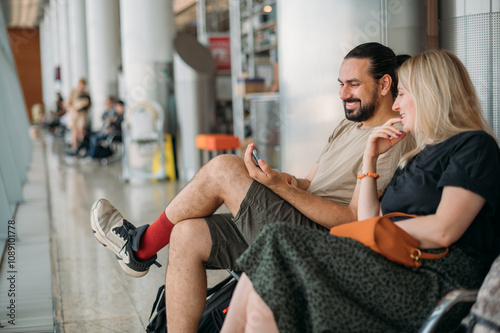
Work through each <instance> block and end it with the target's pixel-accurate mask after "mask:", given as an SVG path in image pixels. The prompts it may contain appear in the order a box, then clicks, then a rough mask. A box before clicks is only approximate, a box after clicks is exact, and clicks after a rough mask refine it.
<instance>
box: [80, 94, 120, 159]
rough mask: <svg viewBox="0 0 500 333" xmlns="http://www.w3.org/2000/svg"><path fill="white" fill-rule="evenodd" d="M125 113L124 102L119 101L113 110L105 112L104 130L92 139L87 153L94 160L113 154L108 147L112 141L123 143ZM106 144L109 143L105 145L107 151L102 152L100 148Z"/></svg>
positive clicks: (95, 134)
mask: <svg viewBox="0 0 500 333" xmlns="http://www.w3.org/2000/svg"><path fill="white" fill-rule="evenodd" d="M109 101H110V98H108V102H109ZM111 101H112V100H111ZM124 111H125V107H124V103H123V101H121V100H117V101H115V102H114V104H113V108H112V109H108V110H107V111H106V112H104V114H103V125H102V129H101V130H100V131H99V132H97V133H94V134H93V135H92V136H91V137H90V146H89V149H88V152H87V155H88V156H90V157H92V158H102V157H107V156H110V155H111V154H112V152H111V150H110V149H109V147H108V145H109V143H110V141H118V142H121V141H122V121H123V113H124ZM104 142H106V143H107V144H105V145H104V146H105V148H106V149H105V150H104V151H101V150H100V148H99V147H103V143H104ZM106 155H107V156H106Z"/></svg>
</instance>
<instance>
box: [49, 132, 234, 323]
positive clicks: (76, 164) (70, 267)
mask: <svg viewBox="0 0 500 333" xmlns="http://www.w3.org/2000/svg"><path fill="white" fill-rule="evenodd" d="M46 152H47V169H48V185H49V191H50V198H51V200H50V202H51V212H52V225H53V228H54V231H55V242H54V245H55V246H56V250H57V251H56V259H57V265H56V266H57V274H58V284H59V290H58V295H59V296H60V303H59V305H60V309H59V310H60V311H58V313H59V317H60V319H61V320H62V322H63V327H64V331H65V332H143V331H144V330H145V326H147V323H148V317H149V314H150V311H151V307H152V304H153V301H154V299H155V297H156V292H157V289H158V287H159V286H160V285H162V284H164V279H165V268H166V264H167V254H168V252H167V251H168V247H167V248H165V249H163V250H162V251H160V253H159V258H158V261H159V262H160V263H161V264H162V265H163V266H162V267H161V268H157V267H156V266H152V267H151V270H150V272H149V273H148V274H147V275H146V276H144V277H142V278H139V279H135V278H132V277H129V276H128V275H126V274H125V273H124V272H123V271H122V270H121V268H120V267H119V265H118V263H117V261H116V259H115V258H114V256H113V255H112V253H111V252H109V251H107V250H106V249H104V248H103V247H102V246H101V245H100V244H99V243H98V242H97V241H96V240H95V239H94V236H93V235H92V232H91V229H90V225H89V216H90V214H89V212H90V207H91V206H92V203H93V202H94V201H95V200H97V199H99V198H103V197H104V198H107V199H108V200H110V202H111V203H112V204H113V205H115V206H116V207H117V208H118V209H119V210H120V211H121V213H122V214H123V215H124V217H125V218H126V219H128V220H129V221H131V222H132V223H134V224H135V225H136V226H138V225H142V224H145V223H152V222H153V221H154V220H156V218H157V217H158V216H159V215H160V213H161V212H162V211H163V210H164V209H165V207H166V205H167V204H168V203H169V202H170V201H171V200H172V198H173V197H174V196H175V195H176V194H177V192H178V191H179V190H180V189H181V187H182V186H183V184H181V183H180V182H178V181H154V180H153V181H151V180H147V181H142V182H140V183H137V182H129V183H127V182H124V181H123V179H122V176H121V175H122V172H121V161H116V162H114V163H111V164H109V165H106V166H103V165H101V164H100V163H98V162H96V161H92V160H91V161H86V160H80V159H74V158H67V157H66V156H65V155H64V152H62V150H61V145H60V144H59V143H58V142H57V141H53V142H47V145H46ZM208 274H209V284H210V285H211V284H214V283H216V282H217V281H219V280H221V279H222V278H223V277H225V276H226V275H227V272H225V271H210V272H209V273H208Z"/></svg>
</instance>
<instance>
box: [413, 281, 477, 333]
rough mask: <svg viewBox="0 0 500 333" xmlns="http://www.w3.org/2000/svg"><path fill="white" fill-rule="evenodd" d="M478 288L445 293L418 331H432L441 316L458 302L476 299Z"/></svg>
mask: <svg viewBox="0 0 500 333" xmlns="http://www.w3.org/2000/svg"><path fill="white" fill-rule="evenodd" d="M477 293H478V290H477V289H474V290H468V289H457V290H453V291H450V292H449V293H448V294H446V295H445V296H444V297H443V298H442V299H441V300H440V301H439V303H438V304H437V306H436V307H435V308H434V310H433V311H432V313H431V315H430V316H429V317H428V318H427V321H426V322H425V323H424V325H422V327H421V328H420V333H433V332H435V330H436V328H437V325H438V323H439V321H440V320H441V318H442V317H443V316H444V315H445V314H446V313H447V312H448V311H449V310H450V309H451V308H452V307H453V306H454V305H455V304H458V303H464V302H465V303H473V302H475V301H476V297H477Z"/></svg>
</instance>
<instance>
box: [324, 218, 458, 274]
mask: <svg viewBox="0 0 500 333" xmlns="http://www.w3.org/2000/svg"><path fill="white" fill-rule="evenodd" d="M395 216H408V217H416V215H408V214H404V213H390V214H386V215H384V216H376V217H372V218H369V219H366V220H362V221H356V222H350V223H345V224H341V225H339V226H335V227H333V228H332V229H330V234H332V235H335V236H339V237H348V238H352V239H355V240H357V241H358V242H361V243H363V244H364V245H366V246H368V247H369V248H370V249H372V250H373V251H375V252H377V253H379V254H381V255H383V256H384V257H386V258H387V259H389V260H391V261H394V262H396V263H398V264H401V265H404V266H407V267H420V266H422V261H421V259H439V258H442V257H444V256H445V255H446V254H447V253H448V250H449V249H448V248H446V251H445V252H443V253H436V254H433V253H425V252H422V251H420V249H419V246H420V242H419V241H418V240H416V239H415V238H413V237H412V236H411V235H410V234H408V233H407V232H406V231H404V230H403V229H401V228H400V227H399V226H398V225H396V224H395V223H394V222H392V221H391V219H390V218H391V217H395Z"/></svg>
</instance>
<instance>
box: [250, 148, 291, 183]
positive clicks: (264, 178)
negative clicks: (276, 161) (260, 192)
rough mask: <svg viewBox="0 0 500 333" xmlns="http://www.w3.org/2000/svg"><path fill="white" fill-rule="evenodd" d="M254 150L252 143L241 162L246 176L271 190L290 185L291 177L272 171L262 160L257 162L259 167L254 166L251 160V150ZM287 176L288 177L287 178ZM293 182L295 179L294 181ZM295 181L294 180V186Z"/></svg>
mask: <svg viewBox="0 0 500 333" xmlns="http://www.w3.org/2000/svg"><path fill="white" fill-rule="evenodd" d="M254 148H255V145H254V144H253V143H251V144H249V145H248V147H247V149H246V151H245V156H244V158H243V160H244V161H245V166H246V167H247V170H248V174H249V175H250V177H252V178H253V179H255V180H256V181H258V182H259V183H261V184H262V185H264V186H266V187H268V188H270V189H272V188H273V187H274V188H275V187H278V186H280V185H281V186H282V185H292V184H293V180H291V179H290V178H293V177H292V176H290V175H288V174H286V173H280V172H278V171H277V170H274V169H273V168H271V167H270V166H269V164H267V163H266V162H265V161H264V160H262V159H260V160H259V161H258V163H259V166H256V165H255V163H254V162H253V159H252V150H253V149H254ZM287 175H288V176H287ZM294 180H295V179H294ZM296 184H297V181H296V180H295V186H296Z"/></svg>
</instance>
